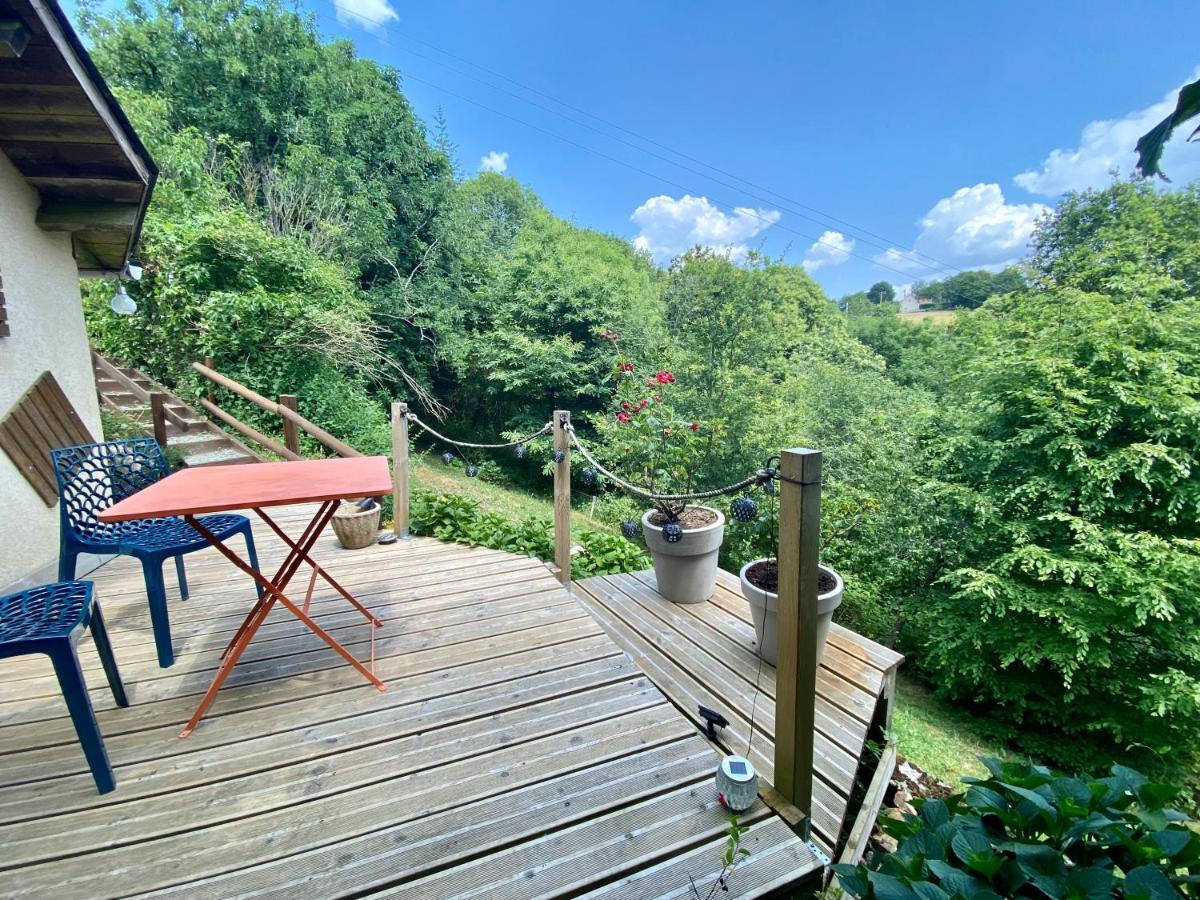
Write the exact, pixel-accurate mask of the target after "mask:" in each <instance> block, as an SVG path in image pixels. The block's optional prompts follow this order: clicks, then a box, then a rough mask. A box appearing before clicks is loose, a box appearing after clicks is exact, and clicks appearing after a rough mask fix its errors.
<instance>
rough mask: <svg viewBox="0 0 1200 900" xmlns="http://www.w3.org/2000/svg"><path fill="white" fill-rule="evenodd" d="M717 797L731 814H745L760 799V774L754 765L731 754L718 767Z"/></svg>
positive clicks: (744, 758)
mask: <svg viewBox="0 0 1200 900" xmlns="http://www.w3.org/2000/svg"><path fill="white" fill-rule="evenodd" d="M716 781H717V797H718V799H719V800H720V801H721V803H722V805H724V806H725V808H726V809H728V810H730V811H731V812H743V811H745V810H747V809H749V808H750V807H751V806H753V805H754V801H755V800H757V799H758V773H757V772H755V771H754V763H752V762H750V760H748V759H746V757H744V756H738V755H737V754H734V753H731V754H730V755H729V756H726V757H725V758H724V759H722V760H721V764H720V765H719V766H717V778H716Z"/></svg>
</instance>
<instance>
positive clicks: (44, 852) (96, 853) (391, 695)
mask: <svg viewBox="0 0 1200 900" xmlns="http://www.w3.org/2000/svg"><path fill="white" fill-rule="evenodd" d="M307 515H308V510H306V509H305V510H301V509H294V510H287V511H285V512H284V513H283V515H282V518H281V521H282V522H283V524H284V526H285V528H287V529H288V530H289V531H292V532H293V533H294V532H295V531H297V530H298V528H299V526H300V525H301V524H302V523H303V521H305V520H306V519H307ZM256 536H257V540H258V545H259V552H260V555H261V557H262V558H263V562H264V566H267V565H268V564H269V563H270V562H271V561H277V560H279V559H281V558H282V556H283V552H282V549H283V548H282V547H281V545H280V543H279V541H278V540H276V539H275V538H274V537H273V536H272V535H270V534H269V533H268V532H267V530H266V528H265V527H256ZM316 554H317V556H318V558H319V559H320V560H321V561H322V563H323V564H325V565H327V566H328V568H329V569H330V570H331V571H332V572H333V574H334V575H335V577H337V578H338V579H339V580H341V581H342V582H343V583H344V584H346V586H347V587H349V588H350V589H351V590H352V591H354V592H355V593H356V594H357V595H358V596H359V597H360V598H361V599H362V600H363V601H364V603H366V605H367V606H369V607H370V608H371V609H372V610H373V611H375V612H376V613H377V614H378V615H379V616H380V617H381V618H382V619H383V620H384V622H385V627H384V628H382V629H380V631H379V637H378V640H377V645H376V652H377V668H378V671H379V673H380V674H381V675H382V676H383V677H384V679H385V680H386V682H387V684H388V690H387V691H386V692H385V693H380V692H379V691H377V690H375V689H374V688H372V687H370V686H369V685H368V684H366V683H365V682H364V681H363V680H362V678H361V677H360V676H358V675H357V674H356V673H354V672H353V671H352V670H351V669H350V668H349V667H348V666H346V665H345V664H344V663H343V661H342V660H341V659H340V658H339V657H338V656H337V655H336V654H334V653H333V652H332V651H331V650H330V649H329V648H328V647H326V646H325V645H324V644H322V643H321V642H320V641H319V640H318V639H317V638H316V637H315V635H313V634H312V633H311V632H308V631H307V630H306V629H304V628H303V626H302V625H301V624H300V623H299V622H297V621H296V620H294V619H293V618H291V617H290V616H289V615H288V614H287V613H286V611H284V610H279V609H277V610H276V611H274V612H273V613H272V614H271V617H270V618H269V619H268V621H267V623H266V624H265V625H264V626H263V628H262V630H261V631H260V632H259V634H258V636H257V638H256V639H255V641H254V643H252V644H251V646H250V648H249V650H248V651H247V653H246V655H245V657H244V658H243V662H242V663H241V664H240V665H239V666H238V667H237V668H236V669H235V670H234V673H233V675H232V676H231V677H230V679H229V682H228V683H227V686H226V687H225V689H224V690H222V692H221V694H220V696H219V698H218V700H217V702H216V704H215V706H214V707H213V709H212V710H211V711H210V713H209V715H208V717H207V718H206V719H205V720H204V721H203V722H202V723H201V725H200V726H199V728H197V730H196V732H195V733H194V734H193V735H192V736H191V737H189V738H187V739H186V740H181V739H180V738H179V737H178V734H179V730H180V728H181V727H182V725H183V723H184V722H186V720H187V719H188V717H189V715H190V713H191V712H192V711H193V709H194V708H195V706H196V704H197V703H198V701H199V698H200V695H201V693H202V692H203V691H204V689H205V688H206V687H207V685H208V682H209V679H210V678H211V676H212V672H213V669H214V667H215V665H216V663H217V656H218V653H219V652H220V649H221V647H223V646H224V644H225V643H226V642H227V640H228V639H229V637H230V636H231V634H232V632H233V630H234V628H235V627H236V625H237V624H238V622H239V621H240V620H241V618H242V616H243V615H244V614H245V612H246V611H247V609H248V607H249V604H250V602H251V600H252V597H253V592H252V588H251V586H250V584H249V579H247V578H245V577H244V576H242V575H240V574H239V573H237V572H235V571H234V570H233V569H232V567H231V566H230V565H228V564H227V563H226V562H225V561H224V560H223V559H221V558H220V557H219V556H218V555H217V554H216V552H215V551H212V550H207V551H204V552H201V553H197V554H195V555H193V556H191V557H189V562H188V574H189V581H190V583H191V599H189V600H188V601H187V602H181V601H180V600H179V599H178V597H177V595H175V593H174V591H173V590H172V593H171V596H172V597H173V599H172V600H171V603H170V608H171V615H172V619H173V621H172V629H173V632H174V638H175V648H176V653H177V656H178V661H177V662H176V664H175V666H174V667H173V668H171V669H169V670H163V669H159V668H158V666H157V664H156V662H155V653H154V646H153V641H152V638H151V633H150V623H149V617H148V614H147V608H146V601H145V594H144V589H143V586H142V580H141V575H140V569H139V566H138V564H137V563H136V562H134V561H133V560H130V559H118V560H115V561H114V562H111V563H109V564H107V565H105V566H104V567H102V568H101V569H100V570H99V571H97V572H95V573H94V574H93V575H92V576H91V577H92V580H94V581H95V582H96V584H97V590H98V597H99V598H100V601H101V603H102V606H103V608H104V612H105V615H106V618H107V620H108V625H109V630H110V632H111V633H112V637H113V642H114V644H115V647H116V653H117V660H118V663H119V665H120V667H121V672H122V675H123V677H124V680H125V683H126V686H127V688H128V690H129V693H130V698H131V700H132V706H130V707H129V708H127V709H120V708H117V707H115V705H114V703H113V701H112V697H111V695H110V694H109V693H108V690H107V686H106V684H105V682H104V678H103V674H102V672H101V670H100V666H99V662H98V660H97V658H96V655H95V652H94V649H93V647H92V644H91V640H90V638H86V637H85V638H84V639H83V641H82V642H81V656H82V659H83V663H84V667H85V671H86V673H87V676H88V680H89V683H90V685H91V686H92V688H93V691H92V697H93V702H94V703H95V706H96V709H97V714H98V718H99V720H100V726H101V729H102V731H103V732H104V734H105V739H106V742H107V746H108V751H109V754H110V756H111V757H112V760H113V764H114V768H115V772H116V777H117V789H116V791H115V792H113V793H111V794H108V795H106V796H103V797H102V796H100V795H98V794H97V793H96V792H95V788H94V786H93V784H92V780H91V777H90V775H89V774H88V773H87V770H86V767H85V765H84V761H83V756H82V753H81V752H80V749H79V746H78V744H77V743H76V739H75V735H74V732H73V730H72V728H71V725H70V722H69V719H67V717H66V712H65V707H64V705H63V703H62V700H61V698H60V696H59V694H58V688H57V685H56V682H55V681H54V679H53V677H52V675H51V674H50V666H49V663H48V662H47V661H46V660H44V659H42V658H34V657H29V658H25V659H19V660H6V661H5V664H4V665H3V666H0V870H2V871H0V895H3V896H40V897H55V898H59V897H72V896H78V897H101V896H104V897H108V896H114V897H115V896H130V895H144V894H160V895H181V896H187V897H188V898H198V897H222V898H224V897H234V896H244V895H249V894H255V895H256V896H257V895H268V896H281V897H282V896H288V897H296V896H303V897H331V896H345V895H358V896H361V895H372V894H376V893H380V894H402V895H403V896H404V897H406V898H419V897H429V898H449V897H465V896H478V895H486V896H487V897H488V898H489V900H492V898H500V897H550V896H565V895H570V896H580V895H586V896H597V897H613V898H619V897H626V898H639V900H640V898H650V897H686V896H689V895H690V891H691V887H690V883H689V879H694V880H695V882H696V884H697V885H698V886H700V887H701V889H702V891H703V892H707V886H708V885H709V884H711V879H712V878H713V877H714V876H715V875H716V873H717V871H718V870H719V869H720V855H721V850H722V845H723V841H724V830H725V828H726V825H727V816H726V815H725V814H724V813H723V812H722V810H721V809H720V808H719V806H718V805H717V802H716V800H715V796H714V789H713V785H712V773H713V772H714V770H715V768H716V765H717V761H718V756H717V753H716V752H715V751H714V749H713V748H712V746H711V745H710V744H709V743H708V742H707V741H706V740H705V739H704V738H702V737H701V736H700V735H699V734H698V733H697V731H696V729H695V727H694V726H693V724H692V722H691V721H689V720H688V719H687V718H685V717H684V716H683V715H681V714H680V712H679V711H678V709H676V707H675V706H674V705H673V704H672V703H671V702H670V701H669V700H668V699H667V698H666V697H665V696H664V694H663V691H662V690H660V688H659V687H656V686H655V683H654V679H653V678H648V677H647V676H646V674H645V673H644V672H643V671H642V670H641V669H639V668H638V666H637V665H636V664H635V663H634V662H633V661H632V660H631V659H630V657H629V656H627V655H626V654H625V653H624V652H622V648H621V647H620V646H618V644H617V643H614V641H613V640H612V639H611V638H610V637H609V636H608V635H607V634H606V633H605V632H604V631H603V630H602V629H601V628H600V626H599V625H598V624H597V623H596V621H595V620H594V619H593V618H592V616H591V615H589V613H588V609H587V608H585V606H584V604H583V603H581V602H580V600H579V599H576V598H575V597H573V596H571V595H570V594H569V593H567V592H566V591H564V590H563V589H562V587H561V586H560V585H559V584H558V582H557V581H555V580H554V578H553V577H552V576H551V575H550V574H549V572H548V571H547V569H546V567H545V566H544V565H543V564H541V563H539V562H538V561H536V560H533V559H527V558H523V557H516V556H512V555H510V554H505V553H499V552H494V551H489V550H482V549H468V548H464V547H461V546H456V545H449V544H441V543H438V542H436V541H431V540H426V539H414V540H412V541H409V542H400V543H397V544H394V545H392V546H390V547H382V546H373V547H371V548H369V549H367V550H361V551H353V552H347V551H342V550H341V549H339V548H337V545H336V542H335V540H334V539H333V538H332V536H327V537H325V538H323V539H322V540H321V541H320V542H319V544H318V546H317V551H316ZM168 581H169V582H171V583H172V584H173V577H172V576H170V575H168ZM302 581H303V579H297V584H301V583H302ZM635 581H636V579H633V580H630V581H629V582H626V583H618V584H617V585H616V587H615V588H614V589H615V590H616V589H619V590H620V591H622V592H624V591H626V590H628V591H630V592H631V593H634V594H636V593H637V591H638V590H639V589H638V588H637V586H636V584H634V582H635ZM629 602H630V603H639V602H641V601H639V600H635V599H633V598H630V600H629ZM589 605H590V606H592V607H594V608H596V607H597V604H595V603H594V602H590V604H589ZM713 611H714V614H715V613H716V612H719V611H720V610H719V607H713ZM313 614H314V616H315V617H316V618H317V620H318V621H319V622H320V623H321V624H322V625H323V626H324V627H326V628H327V629H329V630H331V631H332V632H333V633H334V634H335V635H336V636H337V637H338V638H339V639H340V640H342V641H344V642H345V643H347V644H348V645H349V646H351V648H352V649H353V650H355V651H357V652H359V653H360V654H361V655H364V656H365V655H366V653H367V647H368V643H367V642H368V639H369V630H368V627H367V626H366V625H365V623H363V621H362V619H361V617H359V616H358V614H357V613H355V612H353V611H352V610H350V609H349V607H348V606H347V605H346V604H345V603H344V602H343V601H341V600H340V599H335V598H334V597H333V595H332V593H331V592H330V591H328V590H327V589H325V588H324V587H323V586H318V589H317V593H316V599H315V600H314V604H313ZM687 615H688V616H689V617H691V616H694V615H695V614H694V613H692V612H688V613H687ZM697 621H699V620H697ZM847 690H849V689H848V688H847ZM864 702H865V700H864ZM724 708H725V709H726V712H727V715H728V714H729V712H730V710H729V707H728V706H725V707H724ZM856 708H857V707H856ZM832 712H834V711H830V710H827V713H832ZM770 714H771V709H770V704H769V703H766V704H760V709H759V715H760V722H761V723H762V724H763V726H764V728H767V729H769V722H770ZM839 715H840V714H839ZM731 718H733V716H731ZM767 733H769V732H764V738H763V740H764V741H765V738H766V734H767ZM755 746H756V751H759V752H761V751H762V750H763V749H765V746H766V745H765V743H763V744H759V743H758V740H757V739H756V744H755ZM840 758H841V757H839V759H840ZM841 783H842V782H841V781H839V784H841ZM825 802H829V803H832V802H833V801H832V800H828V798H826V801H825ZM831 813H832V811H831ZM743 822H744V823H746V824H749V825H750V827H749V832H748V835H747V839H746V842H745V846H746V847H747V849H748V850H750V851H751V853H752V855H751V856H750V857H749V858H748V860H747V861H746V862H745V863H743V865H742V866H741V867H740V868H739V869H738V871H737V872H736V873H735V875H734V876H733V878H732V880H731V881H730V891H729V893H728V894H727V895H725V896H734V897H743V896H744V897H751V896H759V895H762V894H765V893H768V892H770V891H772V890H776V889H778V888H780V887H781V886H784V885H787V884H789V883H790V882H792V881H794V880H796V879H798V878H802V877H804V876H806V875H807V874H809V873H812V872H814V871H815V870H817V869H818V868H819V862H818V860H817V858H816V857H815V855H814V854H813V853H812V851H811V850H810V849H809V848H808V846H807V845H805V844H804V843H803V842H802V841H800V840H799V839H798V838H797V837H796V836H795V835H794V834H793V833H792V832H791V830H790V829H789V828H788V827H787V826H786V825H785V824H784V822H783V821H782V820H781V819H780V818H779V817H778V816H776V815H775V814H774V813H772V812H771V811H770V810H768V809H767V808H766V807H765V806H764V805H763V804H761V803H759V804H758V805H757V806H756V807H755V808H754V809H753V810H752V811H751V812H750V813H748V814H747V815H746V816H745V817H744V818H743Z"/></svg>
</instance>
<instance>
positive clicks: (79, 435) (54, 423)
mask: <svg viewBox="0 0 1200 900" xmlns="http://www.w3.org/2000/svg"><path fill="white" fill-rule="evenodd" d="M92 442H93V438H92V436H91V435H90V434H89V433H88V430H87V427H86V426H85V425H84V424H83V420H82V419H80V418H79V413H77V412H75V408H74V407H73V406H71V401H70V400H68V399H67V395H66V394H64V393H63V390H62V388H61V387H59V385H58V382H57V381H55V380H54V376H53V375H51V374H50V373H49V372H43V373H42V374H41V376H40V377H39V378H38V380H37V381H35V382H34V383H33V387H31V388H30V389H29V390H27V391H26V392H25V393H24V395H23V396H22V397H21V399H20V400H18V401H17V402H16V404H15V405H14V406H13V408H12V409H10V410H9V411H8V413H7V414H6V415H5V416H4V420H3V421H0V447H2V448H3V449H4V452H5V453H6V454H8V458H9V459H11V460H12V462H13V465H14V466H16V467H17V469H18V470H19V471H20V472H21V474H22V475H24V476H25V480H26V481H28V482H29V485H30V487H32V488H33V489H34V490H35V491H37V494H38V496H39V497H41V498H42V502H43V503H45V504H46V505H47V506H53V505H54V504H55V503H57V502H58V487H57V485H56V484H55V481H54V467H53V466H52V465H51V464H50V451H51V450H52V449H54V448H56V447H71V446H74V445H75V444H90V443H92Z"/></svg>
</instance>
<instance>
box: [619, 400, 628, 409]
mask: <svg viewBox="0 0 1200 900" xmlns="http://www.w3.org/2000/svg"><path fill="white" fill-rule="evenodd" d="M621 409H623V410H625V411H626V412H629V401H628V400H622V401H621Z"/></svg>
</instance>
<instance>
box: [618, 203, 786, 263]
mask: <svg viewBox="0 0 1200 900" xmlns="http://www.w3.org/2000/svg"><path fill="white" fill-rule="evenodd" d="M779 217H780V213H779V211H778V210H774V209H750V208H749V207H745V206H739V207H737V208H736V209H734V211H733V212H732V213H724V212H722V211H721V209H720V208H719V207H717V206H715V205H713V204H712V203H710V202H709V200H708V198H707V197H692V196H690V195H686V194H685V195H684V196H683V197H681V198H679V199H678V200H676V199H675V198H674V197H668V196H666V195H665V194H663V195H660V196H658V197H651V198H650V199H649V200H647V201H646V202H645V203H643V204H642V205H641V206H639V207H638V208H637V209H635V210H634V211H633V215H631V216H630V217H629V218H630V220H631V221H632V222H633V223H634V224H636V225H637V226H639V227H640V228H641V231H640V232H639V234H638V235H637V237H635V238H634V239H633V245H634V246H635V247H637V248H638V249H639V250H645V251H647V252H649V253H650V255H651V256H652V257H653V258H654V259H655V260H656V261H657V262H660V263H662V262H667V261H668V260H670V259H671V258H672V257H674V256H677V255H678V254H680V253H682V252H683V251H685V250H688V249H690V248H691V247H695V246H696V245H697V244H699V245H700V246H702V247H709V248H711V249H714V250H723V251H726V252H728V253H729V255H730V256H731V257H732V258H734V259H740V258H741V257H743V256H745V255H746V252H747V251H748V249H749V248H748V247H747V246H746V244H745V242H746V241H748V240H749V239H750V238H752V237H754V236H755V235H756V234H759V233H760V232H762V231H765V230H766V229H768V228H770V227H771V226H772V225H774V224H775V223H776V222H778V221H779Z"/></svg>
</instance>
